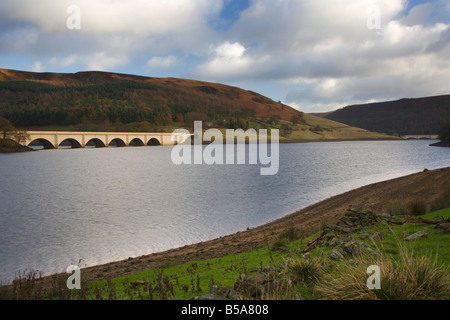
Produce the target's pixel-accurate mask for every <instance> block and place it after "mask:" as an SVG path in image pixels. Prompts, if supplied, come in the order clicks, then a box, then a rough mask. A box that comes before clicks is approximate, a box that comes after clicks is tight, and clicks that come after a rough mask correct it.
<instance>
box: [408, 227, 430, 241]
mask: <svg viewBox="0 0 450 320" xmlns="http://www.w3.org/2000/svg"><path fill="white" fill-rule="evenodd" d="M426 237H428V232H426V231H425V230H420V231H418V232H416V233H413V234H412V235H409V236H407V237H406V238H405V239H404V240H405V241H412V240H416V239H420V238H426Z"/></svg>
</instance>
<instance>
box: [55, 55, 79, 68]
mask: <svg viewBox="0 0 450 320" xmlns="http://www.w3.org/2000/svg"><path fill="white" fill-rule="evenodd" d="M77 59H78V57H77V56H76V55H70V56H68V57H65V58H60V57H53V58H51V59H50V60H49V61H48V63H47V65H49V66H56V67H68V66H71V65H73V64H74V63H75V62H76V61H77Z"/></svg>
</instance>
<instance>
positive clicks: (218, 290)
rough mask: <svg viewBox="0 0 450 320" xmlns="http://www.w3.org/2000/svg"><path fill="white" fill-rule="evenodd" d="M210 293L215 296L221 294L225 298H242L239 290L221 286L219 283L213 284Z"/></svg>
mask: <svg viewBox="0 0 450 320" xmlns="http://www.w3.org/2000/svg"><path fill="white" fill-rule="evenodd" d="M209 294H211V295H214V296H220V297H223V298H225V299H230V300H240V299H241V295H240V294H239V293H238V292H236V291H234V290H233V289H231V288H226V287H221V286H218V285H213V286H211V288H210V289H209Z"/></svg>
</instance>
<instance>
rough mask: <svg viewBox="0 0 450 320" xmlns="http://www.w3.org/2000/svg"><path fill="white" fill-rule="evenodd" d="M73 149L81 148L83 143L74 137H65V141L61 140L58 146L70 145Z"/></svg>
mask: <svg viewBox="0 0 450 320" xmlns="http://www.w3.org/2000/svg"><path fill="white" fill-rule="evenodd" d="M69 146H70V148H72V149H79V148H82V145H81V143H79V142H78V141H77V140H76V139H74V138H67V139H64V140H63V141H61V142H60V143H59V145H58V148H64V147H69Z"/></svg>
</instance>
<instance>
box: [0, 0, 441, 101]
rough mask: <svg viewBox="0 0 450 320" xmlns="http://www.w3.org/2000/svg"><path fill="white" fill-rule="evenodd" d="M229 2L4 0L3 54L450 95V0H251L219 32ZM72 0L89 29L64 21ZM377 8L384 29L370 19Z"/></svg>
mask: <svg viewBox="0 0 450 320" xmlns="http://www.w3.org/2000/svg"><path fill="white" fill-rule="evenodd" d="M227 2H228V0H216V1H211V0H164V1H163V0H158V1H156V0H152V1H143V0H129V1H125V0H123V1H119V0H98V1H88V0H58V1H53V0H40V1H39V2H37V1H35V0H2V1H1V2H0V21H1V22H0V23H1V24H2V28H1V29H0V54H6V55H8V54H11V53H13V54H20V55H29V56H31V60H32V61H37V62H35V65H34V69H35V70H45V69H46V68H55V69H58V68H70V67H72V68H74V67H75V66H76V67H83V68H85V69H88V70H91V69H94V70H108V71H114V69H115V68H118V67H121V69H122V70H123V67H124V66H130V67H132V68H134V69H133V70H137V69H138V68H139V67H141V66H145V67H146V70H147V71H148V70H152V69H160V70H164V72H167V73H170V74H171V76H177V72H179V73H181V72H183V73H182V77H186V78H189V77H190V78H196V79H202V80H209V81H217V82H219V81H220V82H222V83H227V84H232V85H238V84H245V83H247V84H248V86H249V87H251V88H252V90H256V91H258V90H257V88H258V87H259V88H263V89H262V90H266V92H267V91H270V92H272V93H274V94H275V95H276V97H277V98H276V99H277V100H278V99H280V97H283V96H286V99H284V100H289V101H290V102H293V103H295V105H296V106H300V107H301V108H305V109H311V108H325V107H329V108H332V106H342V104H344V105H345V104H346V103H359V102H362V101H371V100H373V99H377V100H384V99H390V98H401V97H404V96H409V97H413V96H424V95H432V94H443V93H448V85H447V83H448V79H450V71H449V70H450V62H449V61H450V23H449V16H450V7H448V6H449V5H448V1H445V0H429V1H428V2H427V3H424V4H419V5H417V6H415V7H413V8H412V9H410V10H409V11H408V8H409V6H408V2H407V1H406V0H340V1H336V0H320V1H317V0H251V1H250V6H249V8H248V9H246V10H244V11H243V12H241V14H240V15H239V19H238V20H237V21H236V22H235V23H234V24H233V25H232V26H231V27H230V28H227V30H226V31H224V30H221V31H217V30H214V28H213V26H214V25H217V20H218V19H220V10H221V9H222V7H223V5H224V3H227ZM37 3H38V4H37ZM72 4H75V5H78V6H79V7H80V9H81V30H75V31H71V30H68V29H67V27H66V19H67V17H68V14H67V13H66V9H67V7H68V6H69V5H72ZM374 5H375V6H378V7H379V8H380V13H381V29H380V30H370V29H369V28H367V19H368V17H369V15H368V12H367V8H368V7H370V6H374ZM3 26H6V27H5V28H3ZM142 57H146V60H142ZM187 61H190V62H192V61H195V64H191V65H188V64H187ZM180 70H182V71H180ZM272 84H273V86H272ZM275 87H276V89H275ZM275 90H278V92H276V93H275ZM261 93H262V94H265V92H264V91H262V92H261ZM333 108H334V107H333Z"/></svg>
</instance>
